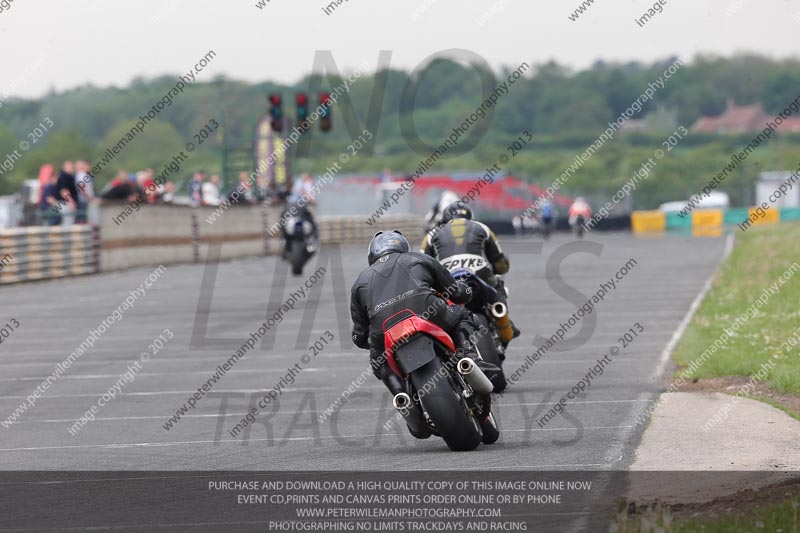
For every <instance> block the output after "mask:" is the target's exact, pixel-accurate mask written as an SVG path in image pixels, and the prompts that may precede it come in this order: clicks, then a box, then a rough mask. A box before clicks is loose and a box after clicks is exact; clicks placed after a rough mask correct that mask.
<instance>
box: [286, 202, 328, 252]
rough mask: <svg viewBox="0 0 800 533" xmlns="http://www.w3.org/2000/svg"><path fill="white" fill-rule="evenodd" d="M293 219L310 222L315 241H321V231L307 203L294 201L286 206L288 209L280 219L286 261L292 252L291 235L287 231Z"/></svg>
mask: <svg viewBox="0 0 800 533" xmlns="http://www.w3.org/2000/svg"><path fill="white" fill-rule="evenodd" d="M292 218H298V219H300V220H302V221H304V222H305V221H307V222H310V223H311V227H312V235H313V236H314V239H316V240H319V229H318V228H317V223H316V221H315V220H314V214H313V213H312V212H311V209H309V208H308V205H307V203H306V202H302V201H300V200H296V199H293V200H292V201H290V202H289V203H288V204H286V207H285V208H284V209H283V211H282V212H281V216H280V219H278V220H279V222H280V225H281V236H282V237H283V258H284V259H286V258H287V257H289V252H290V244H289V234H288V232H287V231H286V225H287V223H288V222H289V221H290V220H291V219H292Z"/></svg>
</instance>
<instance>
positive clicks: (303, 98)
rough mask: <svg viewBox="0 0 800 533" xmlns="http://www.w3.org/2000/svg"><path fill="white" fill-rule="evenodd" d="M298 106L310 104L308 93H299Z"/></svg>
mask: <svg viewBox="0 0 800 533" xmlns="http://www.w3.org/2000/svg"><path fill="white" fill-rule="evenodd" d="M296 102H297V105H306V104H308V95H307V94H306V93H298V94H297V97H296Z"/></svg>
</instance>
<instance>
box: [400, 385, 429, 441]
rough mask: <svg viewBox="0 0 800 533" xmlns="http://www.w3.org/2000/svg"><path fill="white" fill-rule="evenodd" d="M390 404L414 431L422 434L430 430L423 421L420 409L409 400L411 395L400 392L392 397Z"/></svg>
mask: <svg viewBox="0 0 800 533" xmlns="http://www.w3.org/2000/svg"><path fill="white" fill-rule="evenodd" d="M392 405H393V406H394V408H395V409H397V411H398V412H399V413H400V415H401V416H402V417H403V418H404V419H405V421H406V424H408V427H410V428H411V429H412V430H413V431H414V432H415V433H418V434H424V433H426V432H429V431H430V430H429V429H428V425H427V424H426V423H425V419H424V418H422V411H420V410H419V407H418V406H417V405H416V404H415V403H414V402H413V401H411V396H409V395H408V394H406V393H405V392H400V393H398V394H397V395H395V397H394V399H392Z"/></svg>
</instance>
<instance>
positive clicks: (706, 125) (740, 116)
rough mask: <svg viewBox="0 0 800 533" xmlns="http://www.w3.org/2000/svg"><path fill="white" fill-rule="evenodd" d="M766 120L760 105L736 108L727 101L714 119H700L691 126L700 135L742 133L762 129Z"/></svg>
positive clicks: (765, 114) (764, 112)
mask: <svg viewBox="0 0 800 533" xmlns="http://www.w3.org/2000/svg"><path fill="white" fill-rule="evenodd" d="M767 120H768V116H767V113H766V111H764V107H763V106H762V105H761V104H755V105H749V106H737V105H736V103H735V102H734V101H733V100H731V99H729V100H728V103H727V105H726V107H725V111H723V112H722V113H721V114H720V115H718V116H716V117H700V118H699V119H697V121H696V122H695V123H694V125H692V130H694V131H697V132H700V133H743V132H747V131H759V130H762V129H764V123H765V122H766V121H767Z"/></svg>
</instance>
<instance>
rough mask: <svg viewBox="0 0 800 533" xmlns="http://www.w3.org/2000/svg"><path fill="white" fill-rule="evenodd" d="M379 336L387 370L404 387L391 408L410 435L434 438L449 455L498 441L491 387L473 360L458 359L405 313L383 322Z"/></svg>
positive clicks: (433, 331)
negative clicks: (402, 420)
mask: <svg viewBox="0 0 800 533" xmlns="http://www.w3.org/2000/svg"><path fill="white" fill-rule="evenodd" d="M383 332H384V345H385V348H386V359H387V362H388V364H389V367H390V368H391V369H392V371H393V372H394V373H395V374H396V375H397V376H398V377H399V378H400V380H401V381H402V382H403V384H404V386H405V391H404V392H400V393H398V394H397V395H396V396H395V397H394V399H393V401H392V404H393V405H394V407H395V409H397V411H398V412H399V413H400V415H401V416H402V417H403V419H404V420H405V422H406V425H407V426H408V429H409V431H410V432H411V434H412V435H413V436H414V437H416V438H418V439H427V438H428V437H430V436H431V435H437V436H439V437H441V438H442V439H444V441H445V442H446V443H447V446H448V447H449V448H450V449H451V450H452V451H470V450H474V449H475V448H477V447H478V445H479V444H480V443H481V442H483V443H484V444H492V443H494V442H496V441H497V439H498V438H499V437H500V431H499V429H498V426H497V421H496V420H495V418H494V415H493V414H492V411H491V392H492V383H491V382H490V381H489V379H488V378H487V377H486V374H484V373H483V371H482V370H481V369H480V368H478V366H477V365H475V363H474V362H473V360H472V359H470V358H469V357H464V358H461V359H458V358H457V356H456V348H455V345H454V344H453V340H452V339H451V338H450V336H449V335H448V334H447V333H446V332H445V331H444V330H443V329H441V328H440V327H439V326H437V325H435V324H433V323H432V322H429V321H427V320H425V319H423V318H422V317H420V316H418V315H417V314H416V313H414V312H413V311H411V310H410V309H405V310H403V311H400V312H398V313H395V314H394V315H392V316H391V317H389V318H388V319H386V320H385V321H384V323H383Z"/></svg>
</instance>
